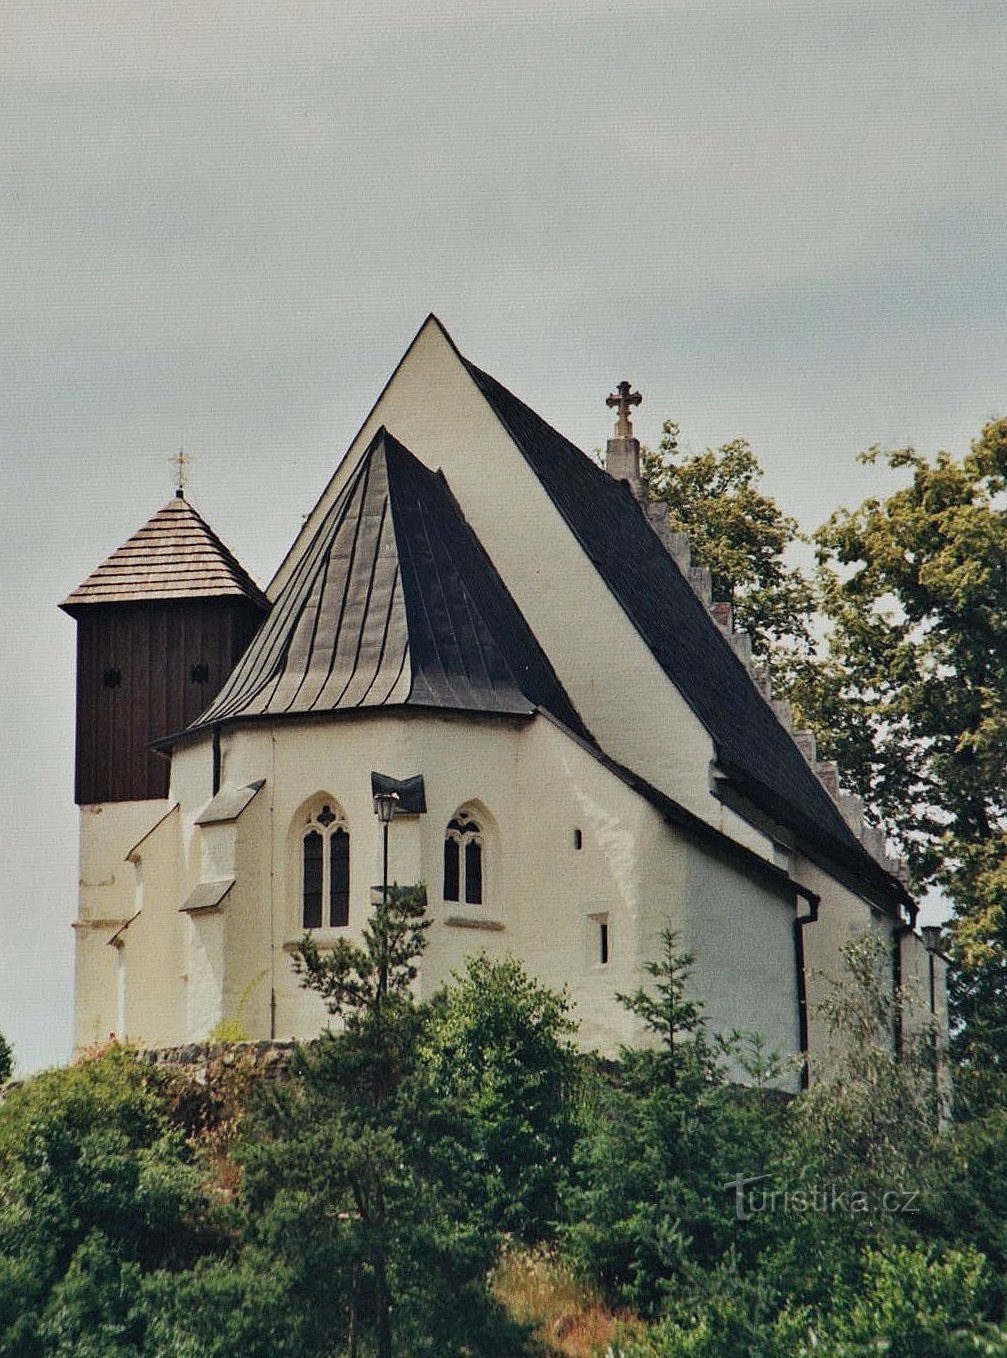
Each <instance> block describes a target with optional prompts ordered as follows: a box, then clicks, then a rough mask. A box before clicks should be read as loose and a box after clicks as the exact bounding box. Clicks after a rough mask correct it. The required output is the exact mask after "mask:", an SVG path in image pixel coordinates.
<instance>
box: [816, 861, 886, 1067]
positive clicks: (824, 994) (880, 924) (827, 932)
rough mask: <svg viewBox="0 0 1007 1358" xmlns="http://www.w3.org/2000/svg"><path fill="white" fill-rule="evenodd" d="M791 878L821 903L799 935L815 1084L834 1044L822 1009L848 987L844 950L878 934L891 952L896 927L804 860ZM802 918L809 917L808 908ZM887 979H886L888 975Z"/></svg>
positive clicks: (848, 979)
mask: <svg viewBox="0 0 1007 1358" xmlns="http://www.w3.org/2000/svg"><path fill="white" fill-rule="evenodd" d="M795 876H796V877H797V878H798V880H799V881H800V882H801V883H802V884H803V885H804V886H806V887H808V888H810V889H811V890H812V891H814V892H815V893H816V894H817V895H818V896H820V897H821V904H820V906H819V912H818V919H817V921H816V922H815V923H814V924H809V925H807V926H806V927H805V929H804V931H803V932H804V963H805V974H806V977H807V995H808V1050H809V1052H810V1056H811V1072H812V1078H814V1074H815V1062H816V1060H818V1061H827V1060H828V1059H829V1052H830V1051H831V1050H834V1048H835V1043H836V1037H835V1035H834V1034H833V1033H832V1031H831V1028H830V1024H829V1020H828V1017H827V1015H826V1014H825V1013H824V1012H823V1004H824V1003H825V1001H826V1000H827V999H828V997H829V995H830V994H831V993H833V991H834V987H835V986H836V985H839V986H843V985H849V983H850V973H849V971H848V969H847V967H846V964H845V962H844V953H843V950H844V949H845V947H846V945H847V944H848V943H851V942H852V941H853V940H854V939H855V938H858V937H860V936H861V935H863V934H864V933H867V932H876V933H877V934H878V935H879V937H880V938H881V939H882V941H883V943H884V945H885V946H886V947H887V946H889V944H890V940H891V928H892V925H893V923H894V921H892V920H891V919H889V918H888V917H887V916H883V915H881V914H880V913H879V912H878V911H877V910H875V909H872V908H871V906H870V905H869V904H868V903H867V901H865V900H864V899H863V898H862V897H860V896H858V895H857V894H856V893H855V892H853V891H851V890H850V889H849V888H848V887H845V886H843V885H841V884H840V883H839V882H837V881H836V880H835V878H834V877H830V876H829V875H828V874H827V873H826V872H824V871H823V870H822V869H821V868H819V867H817V866H816V865H815V864H814V863H811V862H810V861H809V860H808V859H806V858H803V857H800V856H798V857H797V858H796V866H795ZM801 913H802V914H805V913H807V909H806V907H805V908H803V909H802V911H801ZM885 975H886V977H887V976H888V975H889V971H886V973H885Z"/></svg>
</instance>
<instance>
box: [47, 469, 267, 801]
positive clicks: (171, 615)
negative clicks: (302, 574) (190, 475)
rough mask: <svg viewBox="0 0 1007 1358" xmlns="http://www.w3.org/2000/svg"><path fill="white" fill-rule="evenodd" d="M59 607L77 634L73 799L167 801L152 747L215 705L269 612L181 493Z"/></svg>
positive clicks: (164, 773)
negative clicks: (73, 621) (71, 620)
mask: <svg viewBox="0 0 1007 1358" xmlns="http://www.w3.org/2000/svg"><path fill="white" fill-rule="evenodd" d="M60 607H61V608H62V609H64V610H65V611H66V612H67V613H69V614H70V616H71V617H72V618H74V619H75V621H76V623H77V744H76V775H75V793H74V800H75V801H76V802H77V804H78V805H80V806H90V805H94V804H97V803H103V802H124V801H145V800H147V799H151V798H160V797H165V796H167V792H168V776H169V763H168V760H167V759H165V758H163V757H162V756H160V755H158V754H155V753H154V752H153V751H151V749H150V743H151V741H154V740H157V739H159V738H160V737H162V736H166V735H171V734H173V733H174V732H176V731H181V730H183V729H184V728H185V727H186V726H188V725H189V724H190V723H191V722H193V721H194V720H195V719H196V718H197V717H198V716H199V715H200V713H201V712H202V711H203V710H204V709H205V708H206V707H207V706H208V705H209V703H210V702H211V701H212V699H213V698H214V697H215V696H216V694H217V692H218V691H219V689H220V687H221V685H222V684H223V682H224V680H225V679H226V678H227V676H228V675H229V674H230V672H231V670H232V669H233V668H234V666H235V664H236V663H237V661H238V660H239V659H240V657H241V655H242V653H243V652H244V650H245V648H246V647H247V646H248V643H249V641H250V640H251V639H252V636H253V635H254V633H255V632H256V631H257V629H258V627H259V624H260V623H261V621H262V619H263V617H264V616H265V613H266V611H267V610H268V608H269V601H268V600H267V599H266V596H265V595H264V594H263V593H262V591H261V590H260V589H259V587H258V585H256V584H255V582H254V581H253V580H252V578H251V576H249V575H248V573H247V572H246V571H245V570H244V568H243V567H242V566H241V565H240V563H239V562H238V561H237V559H236V558H235V557H234V556H233V555H232V553H231V552H230V551H229V550H228V549H227V547H225V546H224V544H223V543H222V542H221V541H220V539H219V538H218V537H217V535H216V534H215V533H214V532H213V530H212V529H211V528H210V527H209V525H208V524H207V523H206V522H205V521H204V520H203V519H202V518H201V517H200V516H199V514H197V513H196V511H195V509H193V507H192V505H190V504H189V503H188V501H187V500H186V499H185V498H184V494H183V491H182V489H181V486H180V487H179V489H178V491H177V492H176V494H175V497H174V499H172V500H169V501H168V503H167V504H166V505H165V506H164V507H163V508H162V509H159V510H158V512H157V513H156V514H155V515H154V516H153V518H152V519H150V520H149V521H148V522H147V523H145V524H144V526H143V527H142V528H141V529H140V530H139V531H138V532H136V533H134V534H133V536H132V537H131V538H130V539H129V540H128V541H127V542H125V543H124V544H123V545H122V546H121V547H120V548H119V549H118V551H116V552H113V554H112V555H111V556H110V557H109V558H108V559H107V560H106V561H104V562H103V563H102V564H101V565H100V566H99V567H98V569H97V570H96V571H94V572H93V573H92V574H91V575H89V576H88V578H87V579H86V580H85V581H84V583H83V584H82V585H80V586H79V587H78V588H77V589H75V590H74V592H73V593H72V594H71V595H70V597H69V598H68V599H66V600H65V601H64V602H63V603H62V604H61V605H60Z"/></svg>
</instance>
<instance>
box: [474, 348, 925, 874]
mask: <svg viewBox="0 0 1007 1358" xmlns="http://www.w3.org/2000/svg"><path fill="white" fill-rule="evenodd" d="M462 361H463V362H464V363H465V366H466V368H467V369H468V371H469V372H470V374H471V375H472V377H473V379H474V380H475V382H476V385H477V386H478V387H479V389H480V391H481V392H482V393H483V395H484V396H485V397H486V399H487V401H488V402H489V404H490V406H491V407H492V408H493V410H494V411H495V412H496V415H497V417H498V418H499V419H500V421H501V423H502V424H503V426H504V428H505V429H506V430H507V432H508V433H509V434H510V436H511V438H512V439H513V440H514V442H515V443H516V444H517V446H518V448H519V449H520V451H521V452H522V454H523V455H524V457H525V459H526V461H527V462H528V464H529V465H530V466H531V468H532V470H533V471H534V472H535V474H536V475H537V476H538V478H539V480H540V481H541V483H542V485H543V486H544V488H545V490H546V491H547V492H548V494H549V497H550V499H551V500H552V501H553V503H554V505H555V506H556V508H557V509H558V510H559V512H560V514H561V515H562V516H563V518H564V519H565V521H566V523H567V524H568V526H569V528H570V529H571V531H572V532H573V534H574V536H575V537H576V538H577V540H578V542H579V543H580V545H581V547H582V548H583V549H584V551H585V553H586V554H587V556H588V557H589V559H590V560H591V561H592V562H593V563H594V565H595V567H596V568H597V570H598V572H599V573H600V575H601V576H602V578H603V580H604V581H605V583H606V584H607V585H608V587H609V589H610V590H611V591H612V593H613V594H614V595H615V597H616V599H617V600H618V601H619V603H620V604H621V606H622V608H623V609H624V611H625V612H626V614H627V616H628V617H629V618H630V620H631V622H632V623H633V625H634V626H635V627H636V629H637V631H638V632H639V634H640V636H641V637H642V639H643V640H644V642H645V643H646V645H647V646H648V648H649V649H650V651H651V652H652V653H653V655H654V657H655V659H656V660H657V661H658V663H659V664H660V665H661V667H662V669H663V670H664V672H665V673H666V674H667V676H668V678H669V679H670V680H671V681H672V683H673V684H674V685H675V687H676V688H677V689H678V691H679V692H680V693H681V694H682V696H683V698H684V699H685V700H686V702H687V703H688V704H689V706H690V707H691V708H692V710H693V712H695V714H696V716H697V717H698V718H699V720H700V721H701V722H702V723H703V725H704V726H705V727H706V729H707V731H708V732H709V733H710V735H711V737H712V739H713V742H714V747H715V750H716V756H717V762H718V764H719V765H720V766H721V767H722V769H723V770H724V772H725V773H726V774H727V775H728V776H729V777H731V776H732V775H735V776H737V780H738V783H739V785H740V786H742V788H743V790H744V792H745V794H746V795H747V796H748V797H750V799H751V800H752V801H753V802H755V803H756V805H758V806H760V807H761V808H762V809H763V810H765V811H766V812H767V813H768V814H770V815H771V816H772V817H774V818H775V819H776V820H778V821H781V822H782V823H783V824H784V825H786V826H788V827H789V828H790V829H791V830H792V831H793V832H794V833H795V834H797V835H798V836H799V838H800V839H801V840H802V841H803V842H804V843H805V844H806V845H811V846H814V847H817V848H818V849H820V850H822V851H823V852H825V853H826V854H827V855H828V856H830V857H832V858H838V861H839V862H841V863H842V862H845V863H848V864H850V865H851V866H852V867H853V868H854V870H855V872H856V873H857V875H858V877H859V879H860V880H863V881H866V882H867V883H868V884H870V885H871V886H872V887H873V888H874V889H875V890H879V891H880V892H881V893H882V894H883V895H884V896H885V897H888V898H892V897H896V898H898V899H902V898H904V896H905V890H904V888H903V887H902V886H901V885H900V884H899V883H898V882H897V881H896V879H894V878H893V877H891V875H890V874H888V873H886V872H885V871H884V870H883V869H882V868H881V867H880V866H879V865H878V864H877V863H876V861H875V860H874V859H873V858H872V857H871V856H870V854H868V853H867V851H866V849H865V848H864V846H863V845H862V844H861V842H860V841H859V839H857V838H856V836H855V835H854V834H853V832H852V831H851V830H850V828H849V826H848V825H847V824H846V822H845V820H844V819H843V817H842V815H841V814H840V812H839V810H838V808H837V807H836V804H835V803H834V802H833V800H832V798H831V797H830V796H829V794H828V793H827V792H826V791H825V789H824V788H823V786H822V784H821V783H820V782H819V780H818V778H817V777H816V776H815V774H814V772H813V771H812V769H811V768H809V766H808V764H807V762H806V761H805V759H804V756H803V755H802V754H801V752H800V751H799V750H798V748H797V746H796V745H795V744H794V741H793V740H792V738H791V736H790V734H789V733H788V732H787V731H785V730H784V728H783V727H782V726H781V725H780V723H779V722H778V721H777V719H776V717H775V716H774V715H773V713H772V711H771V710H770V708H769V705H768V704H767V703H766V702H765V700H764V699H763V698H762V696H761V695H760V694H759V692H758V690H757V689H756V688H755V686H754V684H753V683H752V681H751V678H750V676H749V674H748V671H747V670H746V668H745V667H744V665H743V664H742V663H741V662H740V661H739V659H738V658H737V656H736V655H735V654H734V652H733V651H732V649H731V647H730V645H729V644H728V642H727V641H726V640H725V638H724V636H723V635H722V633H721V631H720V629H719V628H718V627H717V625H716V623H715V622H714V621H713V619H712V618H711V617H710V615H709V613H708V612H707V610H706V608H705V607H704V606H703V604H702V602H701V601H700V600H699V599H698V598H697V596H696V594H695V592H694V590H693V589H692V587H691V585H690V584H689V583H688V581H687V580H686V579H685V577H684V576H683V575H682V572H681V571H680V570H679V569H678V567H677V566H676V564H675V562H674V561H673V559H672V558H671V556H670V555H669V553H668V552H667V550H666V549H665V547H664V546H663V544H662V543H661V541H660V539H659V538H658V537H657V535H656V534H655V533H654V531H653V530H652V528H651V527H650V525H649V523H648V522H647V519H646V518H645V516H644V514H643V512H642V510H641V508H640V506H639V505H638V504H637V502H636V500H635V499H634V498H633V495H632V494H631V493H630V490H629V488H628V487H627V486H626V485H625V484H623V483H622V482H619V481H616V480H614V479H613V478H612V477H611V476H609V475H608V473H607V472H605V471H602V469H601V468H600V467H598V466H596V465H595V464H594V463H593V462H592V461H591V459H590V458H588V457H587V456H586V455H585V454H584V453H582V452H581V450H580V449H579V448H577V447H575V445H574V444H572V443H571V442H570V441H569V440H568V439H566V438H564V437H563V435H562V434H560V433H558V432H557V430H555V429H553V428H552V427H551V426H550V425H548V424H546V422H545V421H544V420H543V419H542V418H541V416H539V415H537V414H536V413H535V412H534V411H533V410H532V409H530V407H528V406H526V405H525V404H524V402H523V401H520V400H519V399H518V398H517V397H516V396H515V395H514V394H513V393H512V392H510V391H508V390H507V388H506V387H504V386H502V385H501V383H499V382H497V381H496V379H495V378H493V377H490V376H489V374H488V373H484V372H482V371H481V370H480V369H479V368H477V367H475V365H474V364H472V363H469V362H468V360H467V359H462Z"/></svg>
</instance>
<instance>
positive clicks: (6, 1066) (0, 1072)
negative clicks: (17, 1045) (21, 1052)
mask: <svg viewBox="0 0 1007 1358" xmlns="http://www.w3.org/2000/svg"><path fill="white" fill-rule="evenodd" d="M13 1074H14V1049H13V1048H12V1047H11V1044H10V1043H9V1042H8V1041H7V1039H6V1038H5V1037H4V1035H3V1033H0V1085H2V1084H4V1083H5V1081H7V1080H9V1079H10V1077H11V1076H12V1075H13Z"/></svg>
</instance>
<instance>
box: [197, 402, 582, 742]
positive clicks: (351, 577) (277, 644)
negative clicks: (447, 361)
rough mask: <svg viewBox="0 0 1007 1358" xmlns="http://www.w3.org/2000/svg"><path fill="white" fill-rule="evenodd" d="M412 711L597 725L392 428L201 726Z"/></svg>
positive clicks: (326, 521)
mask: <svg viewBox="0 0 1007 1358" xmlns="http://www.w3.org/2000/svg"><path fill="white" fill-rule="evenodd" d="M389 706H412V707H432V708H438V709H447V710H455V711H467V712H481V713H500V714H505V715H513V716H526V717H530V716H532V715H533V714H534V712H535V710H536V707H538V706H542V707H545V708H548V709H549V710H551V711H553V712H554V714H555V715H556V716H557V717H558V718H559V719H560V720H561V721H564V722H565V723H566V724H567V725H569V726H571V727H573V728H575V729H577V730H579V731H582V732H584V733H585V734H586V728H585V727H584V725H583V722H582V721H581V720H580V717H579V716H578V714H577V712H576V709H575V708H574V707H573V704H572V703H571V702H570V699H569V697H568V696H567V694H566V692H565V690H564V689H563V687H562V685H561V683H560V681H559V679H558V678H557V676H556V673H555V670H554V669H553V667H552V665H551V662H550V661H549V659H548V657H547V656H546V655H545V652H544V651H543V650H542V648H541V646H540V645H539V643H538V642H537V640H536V639H535V637H534V635H533V634H532V632H531V629H530V627H529V626H528V624H527V622H526V621H525V619H524V618H523V616H522V615H521V613H520V611H519V610H518V607H517V604H516V603H515V602H514V600H513V598H512V597H511V595H510V594H509V593H508V592H507V590H506V587H505V586H504V584H503V581H502V580H501V579H500V576H499V574H498V572H497V571H496V568H495V567H494V565H493V563H492V561H491V560H490V558H489V555H488V554H487V553H486V550H485V548H484V547H483V546H482V544H481V543H480V542H479V540H478V538H477V537H476V535H475V533H474V531H473V529H472V527H471V525H470V524H469V523H468V522H467V520H466V519H465V517H464V515H463V514H462V512H461V509H460V507H459V506H458V503H457V501H456V500H455V499H454V497H453V495H452V494H451V491H450V487H449V486H448V484H447V481H446V480H445V478H444V476H443V474H442V473H439V472H434V471H432V470H431V469H430V468H429V467H427V466H425V465H424V464H423V463H422V462H421V461H420V460H419V459H418V458H417V457H415V455H414V454H413V453H412V452H410V450H409V449H408V448H407V447H406V446H405V445H404V444H402V443H401V442H400V441H399V440H398V439H397V438H396V437H395V435H394V434H392V433H391V432H390V431H389V430H388V429H387V428H385V427H384V426H381V428H379V429H378V430H377V431H376V433H375V434H374V436H373V437H372V438H371V440H370V442H369V444H368V446H367V448H366V449H365V450H364V452H363V453H362V454H361V455H360V458H359V459H358V461H357V464H356V465H355V466H354V467H353V468H352V469H351V470H350V472H349V475H348V478H347V480H346V482H345V484H344V486H343V488H342V490H341V491H340V493H339V495H338V497H337V498H336V500H335V501H334V502H333V503H332V505H331V506H330V508H329V510H328V511H327V512H326V514H325V515H324V517H323V519H322V521H321V523H320V524H319V525H318V528H317V530H316V532H315V534H314V535H313V536H312V538H311V539H310V540H309V541H308V542H307V543H305V544H304V545H303V546H302V549H301V552H300V554H299V556H298V558H297V559H296V560H295V561H294V562H293V563H292V569H291V571H290V574H289V576H288V578H287V580H286V582H285V583H284V585H283V588H282V589H281V590H280V593H279V594H278V595H277V598H276V600H275V602H274V604H273V607H272V609H271V611H270V614H269V617H268V618H267V619H266V620H265V621H264V623H263V625H262V627H261V628H260V629H259V632H258V634H257V635H256V637H255V638H253V640H252V643H251V645H250V646H249V647H248V650H247V651H246V652H245V655H244V656H243V657H242V659H241V660H240V661H239V662H238V664H237V666H236V667H235V669H234V671H233V672H232V674H231V676H230V678H229V679H228V680H227V682H226V683H225V685H224V687H223V688H222V689H221V691H220V693H219V694H218V695H217V697H216V699H215V700H214V701H213V703H211V704H210V706H209V707H208V708H207V710H206V711H205V712H204V713H203V714H202V716H201V717H200V718H199V719H198V721H197V722H196V723H194V725H193V726H192V727H190V728H189V729H190V730H199V729H202V728H204V727H206V726H208V725H212V724H215V723H219V722H222V721H237V720H242V719H248V718H255V717H274V716H275V717H280V716H287V715H290V716H295V715H304V714H305V713H312V712H316V713H319V714H323V713H327V712H336V711H344V710H347V709H357V708H361V707H366V708H374V707H389Z"/></svg>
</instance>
